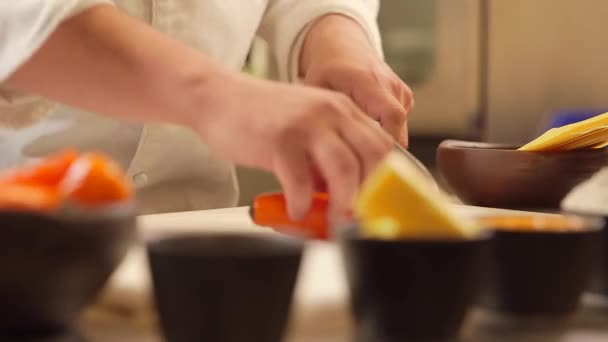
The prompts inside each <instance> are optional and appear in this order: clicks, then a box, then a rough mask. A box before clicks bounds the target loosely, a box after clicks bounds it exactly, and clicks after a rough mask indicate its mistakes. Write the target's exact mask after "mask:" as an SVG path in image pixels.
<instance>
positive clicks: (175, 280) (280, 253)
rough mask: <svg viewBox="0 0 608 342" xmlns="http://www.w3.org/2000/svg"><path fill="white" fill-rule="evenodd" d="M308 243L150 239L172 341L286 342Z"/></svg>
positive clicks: (264, 238)
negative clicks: (294, 294) (285, 332)
mask: <svg viewBox="0 0 608 342" xmlns="http://www.w3.org/2000/svg"><path fill="white" fill-rule="evenodd" d="M302 250H303V242H302V241H300V240H296V239H295V238H290V237H286V236H278V235H265V234H262V235H259V234H218V233H208V234H192V235H182V236H176V237H168V238H163V239H160V240H157V241H152V242H150V244H149V246H148V256H149V260H150V266H151V269H152V279H153V281H154V294H155V299H156V307H157V309H158V311H159V314H160V321H161V326H162V328H163V332H164V335H165V337H166V338H167V341H169V342H190V341H213V342H240V341H249V342H280V341H281V339H282V337H283V334H284V331H285V326H286V322H287V318H288V316H289V309H290V305H291V299H292V293H293V289H294V286H295V281H296V277H297V274H298V270H299V266H300V260H301V257H302Z"/></svg>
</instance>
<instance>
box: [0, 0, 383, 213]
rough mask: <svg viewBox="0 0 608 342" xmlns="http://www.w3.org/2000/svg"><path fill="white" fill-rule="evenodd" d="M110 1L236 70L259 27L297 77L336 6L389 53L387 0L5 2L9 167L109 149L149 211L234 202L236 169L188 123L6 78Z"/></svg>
mask: <svg viewBox="0 0 608 342" xmlns="http://www.w3.org/2000/svg"><path fill="white" fill-rule="evenodd" d="M108 3H112V4H114V5H116V6H118V7H119V8H120V9H122V10H124V11H125V12H127V13H129V14H131V15H133V16H134V17H137V18H139V19H141V20H143V21H145V22H147V23H148V24H150V25H152V26H153V27H155V28H156V29H158V30H159V31H162V32H164V33H166V34H169V35H171V36H172V37H174V38H176V39H178V40H180V41H182V42H184V43H186V44H189V45H191V46H194V47H196V48H198V49H199V50H201V51H203V52H204V53H206V54H208V55H209V56H211V57H212V58H215V59H216V60H218V61H221V62H222V63H223V64H224V65H226V66H227V67H229V68H232V69H234V70H239V69H241V68H242V67H243V64H244V62H245V59H246V56H247V53H248V51H249V49H250V47H251V44H252V41H253V38H254V37H255V36H256V35H259V36H260V37H262V38H264V39H265V40H266V41H267V42H268V43H269V46H270V48H271V49H272V53H273V56H274V59H275V61H276V63H277V65H276V68H277V71H278V75H279V77H280V78H281V79H282V80H285V81H297V70H298V65H297V63H298V56H299V50H300V47H301V44H302V40H303V39H302V38H303V36H304V35H305V34H304V32H306V29H307V28H308V26H309V24H310V23H311V22H312V21H313V20H314V19H316V18H318V17H319V16H321V15H324V14H327V13H341V14H344V15H347V16H349V17H351V18H353V19H354V20H356V21H357V22H359V23H360V24H361V25H362V27H363V28H364V29H365V30H366V31H367V32H368V33H369V37H370V41H371V42H372V44H373V45H374V46H375V47H376V49H377V50H378V51H379V52H380V51H381V46H380V36H379V33H378V28H377V25H376V21H375V19H376V15H377V11H378V6H379V2H378V0H114V1H111V0H0V168H3V167H8V166H12V165H14V164H16V163H20V162H23V161H26V160H28V159H32V158H38V157H42V156H44V155H47V154H49V153H52V152H55V151H58V150H61V149H63V148H65V147H76V148H79V149H81V150H97V151H103V152H106V153H108V154H109V155H111V156H112V157H113V158H115V159H116V160H117V161H118V162H119V163H120V164H122V166H123V167H125V168H126V169H127V170H128V174H129V176H130V177H133V180H134V184H135V186H136V188H137V191H138V199H139V202H140V207H141V211H142V213H158V212H171V211H183V210H195V209H210V208H218V207H228V206H233V205H235V204H236V202H237V198H238V186H237V183H236V178H235V172H234V167H233V166H232V165H231V164H229V163H227V162H225V161H222V160H220V159H218V158H217V157H216V156H213V155H211V154H210V152H209V150H208V149H207V146H206V145H205V144H204V143H203V142H202V141H201V140H200V139H199V138H198V136H197V135H196V134H194V133H193V132H192V131H190V130H188V129H187V128H183V127H177V126H173V125H168V124H145V125H139V124H132V123H125V122H122V121H120V120H116V119H113V118H108V117H104V116H100V115H96V114H94V113H87V112H84V111H81V110H79V109H76V108H71V107H68V106H65V105H62V104H57V103H54V102H52V101H49V100H47V99H44V98H40V97H36V96H32V95H29V94H16V93H15V92H12V91H11V90H10V89H7V87H3V86H2V82H3V81H4V80H5V79H6V78H7V77H8V76H9V75H10V74H11V73H12V72H13V71H14V70H16V69H17V68H18V67H19V66H20V65H21V64H23V63H24V62H25V61H27V59H28V58H29V57H30V56H31V55H32V54H33V53H34V52H35V51H36V49H37V48H38V47H39V46H40V45H41V44H42V43H43V42H44V40H45V39H46V38H47V37H48V36H49V35H50V34H51V33H52V32H53V30H54V29H55V28H56V27H57V25H59V24H60V23H61V22H62V21H63V20H65V19H66V18H68V17H70V16H72V15H75V14H77V13H79V12H81V11H83V10H85V9H87V8H89V7H91V6H96V5H99V4H108ZM94 62H95V61H91V63H94ZM166 96H171V94H166Z"/></svg>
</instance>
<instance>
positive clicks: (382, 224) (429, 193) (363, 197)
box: [354, 152, 481, 239]
mask: <svg viewBox="0 0 608 342" xmlns="http://www.w3.org/2000/svg"><path fill="white" fill-rule="evenodd" d="M354 213H355V215H356V217H357V218H358V219H359V220H360V224H361V227H362V232H363V233H364V235H365V236H368V237H374V238H385V239H386V238H472V237H475V236H478V234H479V233H480V232H481V230H480V228H479V227H478V226H477V225H476V224H475V223H473V222H469V221H467V220H466V219H464V218H461V217H459V216H458V215H457V214H456V213H454V211H453V209H452V208H451V206H450V203H449V201H448V199H447V197H446V196H445V195H444V194H443V193H441V192H439V191H437V190H436V189H435V188H434V187H433V185H432V184H431V182H430V181H429V179H428V178H426V177H425V175H424V174H423V173H421V172H420V170H419V169H418V168H416V166H415V165H413V164H412V163H411V162H410V161H409V160H407V159H406V158H405V157H404V156H403V155H402V154H400V153H398V152H393V153H391V154H389V156H388V157H387V158H386V159H385V160H384V161H383V162H382V163H381V165H380V166H379V167H378V168H377V169H376V171H375V172H374V173H373V174H372V175H371V176H370V177H369V178H368V179H367V180H366V181H365V183H364V184H363V186H362V188H361V191H360V193H359V195H358V197H357V199H356V203H355V207H354Z"/></svg>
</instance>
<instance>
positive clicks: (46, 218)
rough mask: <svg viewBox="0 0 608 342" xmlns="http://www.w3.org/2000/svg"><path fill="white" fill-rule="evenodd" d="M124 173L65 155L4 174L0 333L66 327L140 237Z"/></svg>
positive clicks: (95, 159) (96, 158) (104, 161)
mask: <svg viewBox="0 0 608 342" xmlns="http://www.w3.org/2000/svg"><path fill="white" fill-rule="evenodd" d="M135 214H136V205H135V202H134V199H133V193H132V188H131V186H130V184H129V182H128V181H127V180H126V177H125V175H124V173H123V172H122V171H121V170H120V169H119V168H118V167H117V166H116V165H115V164H114V163H113V162H112V161H111V160H110V159H109V158H107V157H105V156H104V155H102V154H97V153H86V154H80V153H77V152H75V151H65V152H62V153H59V154H57V155H54V156H51V157H49V158H47V159H45V160H42V161H40V162H37V163H35V164H33V165H28V166H23V167H19V168H16V169H14V170H9V171H5V172H3V173H1V174H0V279H2V281H0V336H4V337H7V336H16V335H18V336H21V335H23V334H34V333H47V332H55V331H58V330H62V329H65V328H68V327H69V326H70V325H71V324H72V322H73V321H74V320H75V319H76V318H77V316H78V315H79V314H80V313H81V311H82V310H83V309H84V308H85V307H86V306H87V305H88V304H90V303H91V302H92V301H93V300H94V299H95V296H96V295H97V293H98V292H99V291H100V290H101V289H102V287H103V286H104V284H105V282H106V281H107V279H108V278H109V277H110V275H111V273H112V272H113V270H114V269H115V268H116V267H117V265H118V264H119V263H120V261H121V260H122V258H123V257H124V255H125V254H126V252H127V250H128V248H129V246H130V244H131V243H132V242H133V240H134V238H135Z"/></svg>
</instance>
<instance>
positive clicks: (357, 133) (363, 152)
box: [339, 119, 393, 182]
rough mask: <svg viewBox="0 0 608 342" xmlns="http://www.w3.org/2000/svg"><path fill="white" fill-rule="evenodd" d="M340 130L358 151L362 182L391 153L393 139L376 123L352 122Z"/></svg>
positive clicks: (342, 126)
mask: <svg viewBox="0 0 608 342" xmlns="http://www.w3.org/2000/svg"><path fill="white" fill-rule="evenodd" d="M370 120H371V119H370ZM339 130H340V134H341V135H342V136H343V137H344V139H345V140H346V142H347V143H348V144H349V146H350V147H351V149H352V150H353V151H356V156H357V158H358V159H359V162H360V164H361V165H362V172H363V173H362V174H361V179H360V182H362V181H363V180H364V179H365V178H366V177H367V176H369V174H371V173H372V171H373V170H374V169H375V168H376V166H377V165H378V163H380V161H381V160H382V159H383V158H384V156H386V154H387V153H388V152H389V151H391V149H392V147H393V144H392V139H391V138H390V137H389V136H388V135H387V134H386V133H385V132H384V131H382V129H381V128H379V125H378V124H377V123H375V122H369V121H368V122H363V121H357V120H352V124H351V125H341V126H340V129H339ZM383 137H384V138H383Z"/></svg>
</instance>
